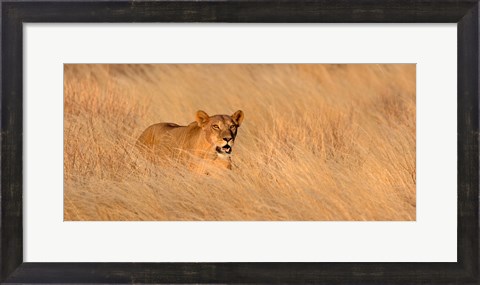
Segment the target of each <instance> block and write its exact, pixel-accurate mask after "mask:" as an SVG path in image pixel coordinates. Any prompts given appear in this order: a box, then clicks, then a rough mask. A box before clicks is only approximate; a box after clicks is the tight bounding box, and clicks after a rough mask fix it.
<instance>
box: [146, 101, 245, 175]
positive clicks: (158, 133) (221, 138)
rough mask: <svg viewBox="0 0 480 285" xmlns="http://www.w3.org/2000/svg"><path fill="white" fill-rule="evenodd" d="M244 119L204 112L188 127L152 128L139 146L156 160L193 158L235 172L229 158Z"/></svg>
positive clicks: (237, 114) (239, 115)
mask: <svg viewBox="0 0 480 285" xmlns="http://www.w3.org/2000/svg"><path fill="white" fill-rule="evenodd" d="M243 118H244V115H243V112H242V111H241V110H238V111H236V112H235V113H234V114H233V115H231V116H228V115H214V116H211V117H210V116H209V115H208V114H207V113H205V112H204V111H197V114H196V116H195V122H192V123H190V124H189V125H188V126H179V125H177V124H174V123H158V124H154V125H151V126H150V127H148V128H147V129H146V130H145V131H144V132H143V133H142V134H141V135H140V137H139V138H138V140H137V146H138V147H139V148H141V149H143V150H146V151H148V152H150V154H151V155H153V156H154V157H155V158H160V159H161V158H162V157H170V158H174V159H182V158H183V159H188V158H189V157H190V158H191V157H192V155H193V156H194V157H197V158H200V159H205V160H209V161H212V162H213V163H214V164H215V165H219V166H221V167H225V168H228V169H232V162H231V158H230V154H231V153H232V147H233V144H234V142H235V137H236V136H237V131H238V128H239V127H240V125H241V124H242V121H243Z"/></svg>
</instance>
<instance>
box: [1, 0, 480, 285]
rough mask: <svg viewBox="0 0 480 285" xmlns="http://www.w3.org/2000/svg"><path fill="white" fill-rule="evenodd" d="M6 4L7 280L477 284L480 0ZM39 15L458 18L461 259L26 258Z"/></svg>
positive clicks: (51, 18)
mask: <svg viewBox="0 0 480 285" xmlns="http://www.w3.org/2000/svg"><path fill="white" fill-rule="evenodd" d="M0 1H1V6H0V8H1V17H2V22H1V25H2V28H1V33H2V40H1V41H2V44H1V49H2V51H1V53H2V64H1V73H2V77H1V86H2V89H1V204H0V205H1V224H0V236H1V243H0V246H1V249H0V254H1V256H0V262H1V266H0V268H1V271H0V281H1V282H2V283H5V284H7V283H325V284H331V283H378V284H386V283H412V284H413V283H461V284H478V283H479V282H480V277H479V246H478V233H479V212H478V211H479V207H478V203H479V202H478V201H479V195H478V194H479V193H478V191H479V183H478V182H479V179H478V178H479V153H478V142H479V140H478V138H479V117H478V110H479V104H478V103H479V101H478V99H479V81H478V79H479V56H478V55H479V45H478V41H479V29H478V28H479V4H478V1H477V0H458V1H451V0H439V1H433V0H403V1H402V0H398V1H390V0H388V1H380V0H345V1H336V0H299V1H273V0H272V1H240V0H234V1H99V0H94V1H77V2H74V1H68V2H67V1H42V0H40V1H28V0H27V1H8V0H7V1H5V0H0ZM32 22H35V23H41V22H48V23H57V22H82V23H85V22H94V23H95V22H111V23H120V22H121V23H132V22H236V23H251V22H254V23H266V22H267V23H300V22H304V23H342V22H345V23H457V31H458V40H457V44H458V75H457V76H458V78H457V81H458V94H457V100H458V110H457V111H458V128H457V130H458V131H457V134H458V166H457V169H458V174H457V175H458V187H457V191H458V232H457V235H458V239H457V241H458V245H457V256H458V261H457V262H451V263H433V262H432V263H429V262H427V263H408V262H407V263H350V262H348V263H28V262H23V221H22V219H23V215H22V211H23V205H22V187H23V166H22V163H23V160H22V156H23V137H22V135H23V96H22V94H23V93H22V92H23V91H22V88H23V86H22V84H23V53H22V50H23V38H22V37H23V31H22V25H23V23H32ZM432 104H434V102H432ZM52 234H54V233H52ZM126 246H128V245H126Z"/></svg>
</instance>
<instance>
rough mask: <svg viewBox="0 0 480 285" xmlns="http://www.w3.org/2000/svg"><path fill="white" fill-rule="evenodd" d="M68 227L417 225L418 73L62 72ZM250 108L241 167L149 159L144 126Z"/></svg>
mask: <svg viewBox="0 0 480 285" xmlns="http://www.w3.org/2000/svg"><path fill="white" fill-rule="evenodd" d="M64 100H65V101H64V177H65V178H64V179H65V181H64V182H65V183H64V185H65V189H64V218H65V220H173V221H178V220H229V221H236V220H253V221H259V220H276V221H285V220H288V221H301V220H302V221H303V220H322V221H323V220H336V221H338V220H415V209H416V207H415V203H416V200H415V196H416V195H415V65H65V79H64ZM198 109H202V110H205V111H207V113H209V114H211V115H213V114H231V113H233V112H235V111H236V110H238V109H241V110H243V111H244V112H245V121H244V123H243V125H242V126H241V127H240V129H239V133H238V137H237V141H236V145H235V147H234V150H233V162H234V169H233V170H232V171H228V170H219V171H218V173H215V175H208V176H207V175H201V174H197V173H193V172H191V171H189V170H188V169H186V168H185V167H183V166H182V165H176V164H175V163H170V164H168V165H167V164H166V165H154V164H152V163H150V162H149V161H148V160H145V159H144V158H143V157H142V156H141V155H139V153H138V152H137V150H136V149H135V148H134V144H135V141H136V139H137V137H138V136H139V135H140V134H141V132H142V131H143V130H144V129H145V128H146V127H148V126H149V125H151V124H153V123H157V122H175V123H179V124H184V125H186V124H188V123H190V122H192V121H193V120H194V114H195V112H196V111H197V110H198Z"/></svg>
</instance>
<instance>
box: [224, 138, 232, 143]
mask: <svg viewBox="0 0 480 285" xmlns="http://www.w3.org/2000/svg"><path fill="white" fill-rule="evenodd" d="M223 140H224V141H226V142H227V143H228V142H229V141H231V140H232V138H223Z"/></svg>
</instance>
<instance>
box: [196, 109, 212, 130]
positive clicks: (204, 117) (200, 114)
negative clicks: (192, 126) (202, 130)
mask: <svg viewBox="0 0 480 285" xmlns="http://www.w3.org/2000/svg"><path fill="white" fill-rule="evenodd" d="M209 118H210V116H208V114H207V113H205V112H204V111H202V110H198V111H197V115H196V116H195V121H197V124H198V126H200V127H203V126H204V125H205V124H206V123H207V122H208V119H209Z"/></svg>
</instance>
